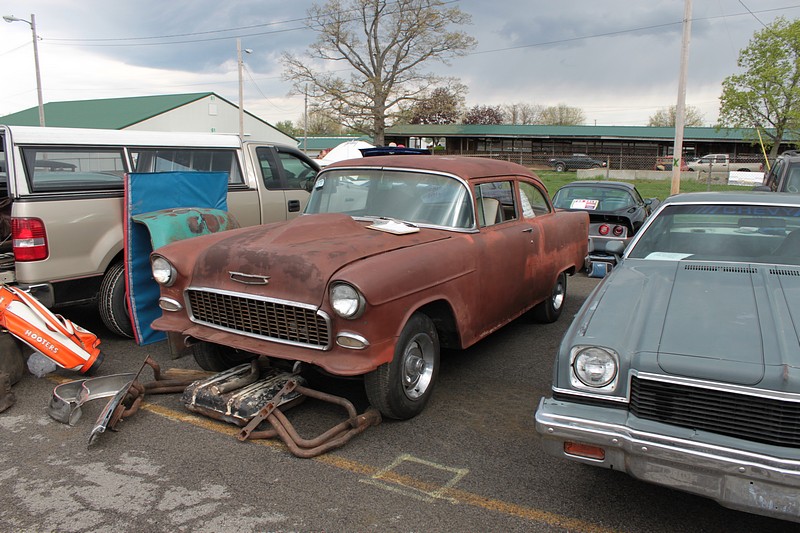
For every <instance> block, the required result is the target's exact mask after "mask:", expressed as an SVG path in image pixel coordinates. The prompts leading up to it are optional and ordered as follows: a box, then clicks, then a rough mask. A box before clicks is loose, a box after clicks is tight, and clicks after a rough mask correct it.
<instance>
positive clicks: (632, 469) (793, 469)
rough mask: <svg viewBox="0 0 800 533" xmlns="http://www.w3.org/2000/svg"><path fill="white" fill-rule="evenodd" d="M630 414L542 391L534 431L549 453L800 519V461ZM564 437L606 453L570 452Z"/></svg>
mask: <svg viewBox="0 0 800 533" xmlns="http://www.w3.org/2000/svg"><path fill="white" fill-rule="evenodd" d="M626 417H627V412H626V411H624V410H620V409H610V408H604V407H594V406H587V405H579V404H572V403H569V402H563V401H557V400H553V399H550V398H542V400H541V401H540V402H539V407H538V409H537V410H536V431H537V432H538V433H539V434H540V436H541V438H542V445H543V447H544V449H545V451H546V452H547V453H548V454H550V455H553V456H556V457H563V458H566V459H570V460H573V461H579V462H582V463H585V464H589V465H594V466H599V467H603V468H613V469H614V470H621V471H623V472H626V473H627V474H629V475H630V476H632V477H634V478H636V479H640V480H642V481H647V482H650V483H655V484H657V485H662V486H665V487H670V488H673V489H677V490H682V491H685V492H689V493H693V494H697V495H700V496H705V497H707V498H711V499H713V500H716V501H717V502H718V503H719V504H720V505H723V506H725V507H729V508H731V509H737V510H740V511H746V512H749V513H754V514H759V515H764V516H770V517H773V518H779V519H782V520H791V521H795V522H800V461H798V460H786V459H781V458H778V457H775V456H772V455H768V454H766V453H765V454H758V453H752V452H745V451H742V450H739V449H736V448H734V447H729V446H724V445H713V444H708V443H704V442H698V441H694V440H690V439H689V438H676V437H670V436H666V435H662V434H658V433H654V432H650V431H641V430H636V429H632V428H631V427H629V426H627V425H625V423H624V420H625V418H626ZM599 420H604V421H603V422H601V421H599ZM690 433H691V432H688V431H687V436H688V435H689V434H690ZM729 440H731V441H732V440H734V439H729ZM565 442H576V443H581V444H589V445H594V446H598V447H601V448H603V450H605V458H604V459H602V460H597V459H589V458H585V457H579V456H576V455H572V454H568V453H566V452H565V451H564V443H565ZM764 448H765V449H768V448H770V447H769V446H767V445H764Z"/></svg>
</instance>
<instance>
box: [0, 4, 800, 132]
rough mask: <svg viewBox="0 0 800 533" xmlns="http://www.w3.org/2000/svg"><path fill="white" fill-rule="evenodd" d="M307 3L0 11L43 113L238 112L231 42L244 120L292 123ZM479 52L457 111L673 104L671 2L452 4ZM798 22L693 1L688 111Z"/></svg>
mask: <svg viewBox="0 0 800 533" xmlns="http://www.w3.org/2000/svg"><path fill="white" fill-rule="evenodd" d="M315 3H317V4H319V3H322V2H320V1H315V0H293V1H289V2H287V1H284V0H281V1H278V0H224V1H219V0H78V1H72V2H67V1H65V0H3V1H2V2H1V3H0V10H2V13H0V15H14V16H16V17H19V18H22V19H26V20H30V18H31V13H33V14H34V15H35V21H36V27H37V33H38V34H39V37H40V40H39V58H40V64H41V76H42V86H43V94H44V101H45V102H55V101H68V100H84V99H96V98H114V97H125V96H145V95H156V94H178V93H193V92H206V91H213V92H216V93H217V94H219V95H220V96H222V97H224V98H226V99H228V100H230V101H231V102H234V103H236V102H237V101H238V72H237V68H236V38H237V37H238V38H241V40H242V46H243V48H247V49H251V50H252V53H250V54H246V55H245V65H246V71H245V76H244V79H245V82H244V100H245V108H246V109H247V110H248V111H250V112H253V113H255V114H257V115H259V116H260V117H261V118H263V119H264V120H267V121H269V122H271V123H275V122H279V121H282V120H292V121H294V122H295V123H300V122H301V118H302V115H303V108H304V103H303V98H302V97H301V96H289V92H290V89H291V86H290V85H289V84H288V83H287V82H285V81H283V80H282V79H281V73H282V71H283V67H282V64H281V62H280V56H281V53H282V52H284V51H289V52H292V53H295V54H303V52H304V51H305V50H306V49H307V47H308V45H309V44H310V43H311V42H312V41H313V40H314V38H315V34H314V33H313V32H312V31H310V30H308V29H306V28H305V26H304V24H303V19H304V17H305V16H306V12H307V10H308V8H309V7H310V6H311V5H313V4H315ZM452 4H453V5H457V6H458V7H460V8H461V10H462V11H464V12H466V13H469V14H470V15H471V16H472V24H471V25H470V26H465V27H463V28H462V29H464V30H465V31H467V32H468V33H470V34H471V35H472V36H473V37H475V38H476V39H477V41H478V45H477V47H476V49H475V50H474V51H472V53H470V54H469V55H467V56H465V57H463V58H458V59H456V60H453V61H452V62H451V65H450V66H447V67H442V66H441V65H439V64H435V65H433V67H434V68H435V69H436V71H437V73H439V74H442V75H447V76H455V77H459V78H461V80H462V82H463V83H464V84H466V85H467V87H468V88H469V93H468V95H467V105H469V106H472V105H477V104H482V105H500V104H509V103H518V102H524V103H530V104H541V105H546V106H549V105H557V104H560V103H563V104H567V105H569V106H574V107H579V108H581V109H583V111H584V114H585V116H586V124H589V125H592V124H597V125H618V126H622V125H632V126H637V125H647V121H648V118H649V117H650V116H651V115H653V114H654V113H655V112H656V111H657V110H659V109H661V108H665V107H667V106H669V105H674V104H675V103H676V100H677V94H678V72H679V66H680V52H681V37H682V24H681V20H682V18H683V11H684V1H683V0H639V1H632V0H560V1H552V0H494V1H486V0H456V1H454V2H452ZM781 16H782V17H785V18H787V19H794V18H797V17H800V0H693V2H692V19H693V20H692V34H691V44H690V47H689V70H688V82H687V89H686V102H687V105H691V106H695V107H697V108H699V109H700V111H701V112H702V113H703V116H704V120H705V122H706V123H708V124H709V125H711V124H713V123H714V122H716V119H717V110H718V104H719V101H718V99H719V95H720V91H721V89H720V87H721V82H722V80H723V79H724V78H725V77H726V76H729V75H731V74H734V73H736V72H737V66H736V59H737V57H738V54H739V51H740V50H741V49H742V48H744V47H745V46H746V45H747V44H748V42H749V41H750V39H751V38H752V37H753V34H754V32H756V31H758V30H760V29H762V28H763V27H764V25H765V24H770V23H771V22H772V21H774V20H775V19H776V18H777V17H781ZM33 64H34V63H33V46H32V38H31V31H30V26H29V25H28V24H25V23H23V22H13V23H9V24H5V23H0V72H2V76H1V77H0V80H2V81H0V116H2V115H5V114H8V113H13V112H17V111H21V110H23V109H27V108H29V107H35V106H36V80H35V73H34V66H33Z"/></svg>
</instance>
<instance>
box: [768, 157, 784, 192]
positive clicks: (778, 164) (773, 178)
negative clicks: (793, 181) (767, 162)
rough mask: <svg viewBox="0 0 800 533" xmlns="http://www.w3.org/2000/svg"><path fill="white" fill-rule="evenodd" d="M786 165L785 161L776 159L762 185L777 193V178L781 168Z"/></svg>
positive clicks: (781, 171)
mask: <svg viewBox="0 0 800 533" xmlns="http://www.w3.org/2000/svg"><path fill="white" fill-rule="evenodd" d="M785 165H786V161H785V160H783V159H778V160H777V161H775V164H774V165H772V169H771V170H770V171H769V174H767V178H766V180H764V185H766V186H767V187H769V188H770V190H772V191H773V192H774V191H777V190H778V176H780V175H781V174H782V173H783V167H784V166H785Z"/></svg>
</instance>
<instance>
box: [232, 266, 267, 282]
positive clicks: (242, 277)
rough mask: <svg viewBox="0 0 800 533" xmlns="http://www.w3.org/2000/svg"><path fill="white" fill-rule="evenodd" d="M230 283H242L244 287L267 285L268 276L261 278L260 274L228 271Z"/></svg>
mask: <svg viewBox="0 0 800 533" xmlns="http://www.w3.org/2000/svg"><path fill="white" fill-rule="evenodd" d="M228 274H229V275H230V277H231V281H235V282H237V283H242V284H244V285H267V284H268V283H269V278H270V276H262V275H260V274H245V273H244V272H234V271H233V270H230V271H228Z"/></svg>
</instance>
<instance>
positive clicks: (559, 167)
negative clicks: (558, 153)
mask: <svg viewBox="0 0 800 533" xmlns="http://www.w3.org/2000/svg"><path fill="white" fill-rule="evenodd" d="M565 170H567V165H565V164H564V163H556V172H564V171H565Z"/></svg>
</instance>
